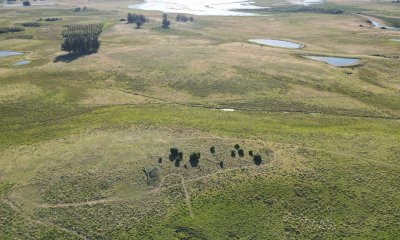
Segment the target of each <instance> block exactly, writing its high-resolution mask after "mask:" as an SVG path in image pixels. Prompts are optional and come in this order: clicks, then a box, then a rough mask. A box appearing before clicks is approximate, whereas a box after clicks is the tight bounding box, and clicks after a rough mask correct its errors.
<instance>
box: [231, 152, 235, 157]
mask: <svg viewBox="0 0 400 240" xmlns="http://www.w3.org/2000/svg"><path fill="white" fill-rule="evenodd" d="M231 157H233V158H234V157H236V151H235V150H232V151H231Z"/></svg>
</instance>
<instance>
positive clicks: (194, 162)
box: [189, 153, 200, 167]
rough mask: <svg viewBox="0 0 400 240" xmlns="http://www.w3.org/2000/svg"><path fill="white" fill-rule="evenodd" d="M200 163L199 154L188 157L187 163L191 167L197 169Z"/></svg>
mask: <svg viewBox="0 0 400 240" xmlns="http://www.w3.org/2000/svg"><path fill="white" fill-rule="evenodd" d="M199 161H200V153H192V154H190V157H189V162H190V165H191V166H192V167H197V165H199Z"/></svg>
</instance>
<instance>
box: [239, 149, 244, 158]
mask: <svg viewBox="0 0 400 240" xmlns="http://www.w3.org/2000/svg"><path fill="white" fill-rule="evenodd" d="M238 155H239V157H244V151H243V149H239V150H238Z"/></svg>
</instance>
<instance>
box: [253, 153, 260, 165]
mask: <svg viewBox="0 0 400 240" xmlns="http://www.w3.org/2000/svg"><path fill="white" fill-rule="evenodd" d="M253 161H254V163H255V164H256V165H261V163H262V157H261V155H260V154H256V155H254V156H253Z"/></svg>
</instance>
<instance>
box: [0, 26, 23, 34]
mask: <svg viewBox="0 0 400 240" xmlns="http://www.w3.org/2000/svg"><path fill="white" fill-rule="evenodd" d="M24 30H25V29H23V28H21V27H0V34H1V33H9V32H22V31H24Z"/></svg>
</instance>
